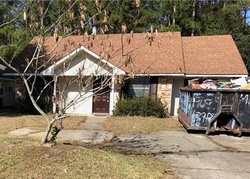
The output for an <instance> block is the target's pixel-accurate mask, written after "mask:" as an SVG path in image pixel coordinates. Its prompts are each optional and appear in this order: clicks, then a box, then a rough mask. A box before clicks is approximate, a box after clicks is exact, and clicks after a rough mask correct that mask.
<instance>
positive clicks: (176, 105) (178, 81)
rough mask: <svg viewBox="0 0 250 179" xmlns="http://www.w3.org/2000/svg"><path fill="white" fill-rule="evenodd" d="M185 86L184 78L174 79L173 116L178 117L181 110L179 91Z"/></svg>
mask: <svg viewBox="0 0 250 179" xmlns="http://www.w3.org/2000/svg"><path fill="white" fill-rule="evenodd" d="M183 86H184V78H174V79H173V87H172V96H171V111H170V114H171V115H177V112H178V108H179V89H180V87H183Z"/></svg>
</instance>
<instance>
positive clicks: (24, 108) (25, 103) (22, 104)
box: [14, 93, 52, 114]
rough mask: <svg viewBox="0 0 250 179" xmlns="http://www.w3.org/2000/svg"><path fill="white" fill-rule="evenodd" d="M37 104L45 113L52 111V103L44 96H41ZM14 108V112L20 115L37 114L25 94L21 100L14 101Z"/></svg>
mask: <svg viewBox="0 0 250 179" xmlns="http://www.w3.org/2000/svg"><path fill="white" fill-rule="evenodd" d="M37 104H38V106H40V107H41V109H42V110H43V111H44V112H46V113H48V112H50V111H51V109H52V103H51V102H49V101H48V100H47V99H46V95H43V96H41V98H40V99H39V101H38V102H37ZM14 108H15V111H16V112H18V113H21V114H39V113H38V111H37V110H36V109H35V107H34V106H33V104H32V102H31V100H30V98H29V96H28V94H27V93H26V94H25V96H24V97H23V98H17V99H16V101H15V104H14Z"/></svg>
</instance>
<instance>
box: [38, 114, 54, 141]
mask: <svg viewBox="0 0 250 179" xmlns="http://www.w3.org/2000/svg"><path fill="white" fill-rule="evenodd" d="M55 121H56V119H52V120H51V121H49V122H48V123H47V128H46V130H45V134H44V136H43V138H42V140H41V144H44V143H46V142H48V137H49V133H50V131H51V128H52V127H53V124H54V123H55Z"/></svg>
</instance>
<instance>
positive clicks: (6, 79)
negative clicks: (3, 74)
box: [0, 78, 16, 81]
mask: <svg viewBox="0 0 250 179" xmlns="http://www.w3.org/2000/svg"><path fill="white" fill-rule="evenodd" d="M0 80H3V81H16V80H15V79H10V78H0Z"/></svg>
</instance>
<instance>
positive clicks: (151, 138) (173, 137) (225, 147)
mask: <svg viewBox="0 0 250 179" xmlns="http://www.w3.org/2000/svg"><path fill="white" fill-rule="evenodd" d="M113 145H114V146H116V147H125V148H133V149H136V150H143V151H146V152H149V153H152V154H153V155H155V156H156V157H158V158H160V159H161V160H163V161H166V162H167V163H169V164H171V165H172V166H173V168H174V171H175V173H176V175H177V176H179V177H180V178H183V179H196V178H197V179H201V178H202V179H211V178H216V179H217V178H218V179H224V178H227V179H231V178H232V179H238V178H239V179H242V178H244V179H248V178H249V179H250V167H249V165H250V137H247V136H245V137H244V136H243V137H240V138H239V137H234V136H228V135H214V136H206V135H204V134H188V133H187V132H186V131H184V130H183V131H162V132H155V133H150V134H147V135H144V134H134V135H131V134H127V135H126V134H124V135H121V136H119V137H117V140H116V141H115V142H114V144H113Z"/></svg>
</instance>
